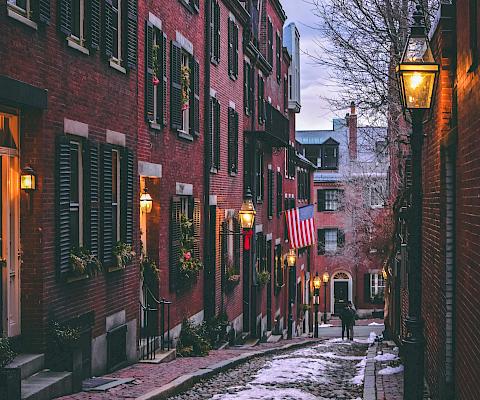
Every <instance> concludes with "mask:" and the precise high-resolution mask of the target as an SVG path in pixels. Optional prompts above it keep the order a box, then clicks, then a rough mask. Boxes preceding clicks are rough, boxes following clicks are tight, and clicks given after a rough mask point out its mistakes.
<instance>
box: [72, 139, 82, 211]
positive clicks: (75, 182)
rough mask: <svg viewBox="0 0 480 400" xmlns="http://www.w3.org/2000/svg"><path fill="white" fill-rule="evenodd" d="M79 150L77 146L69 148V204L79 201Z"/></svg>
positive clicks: (73, 145)
mask: <svg viewBox="0 0 480 400" xmlns="http://www.w3.org/2000/svg"><path fill="white" fill-rule="evenodd" d="M79 153H80V151H79V148H78V145H77V144H72V146H71V147H70V203H74V204H78V203H79V200H80V198H79V197H80V196H79V195H80V193H79V190H78V189H79V188H78V186H79V183H80V182H79V173H80V171H79V160H78V158H79V155H80V154H79Z"/></svg>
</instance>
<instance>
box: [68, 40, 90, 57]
mask: <svg viewBox="0 0 480 400" xmlns="http://www.w3.org/2000/svg"><path fill="white" fill-rule="evenodd" d="M67 45H68V47H70V48H72V49H75V50H77V51H79V52H80V53H83V54H86V55H87V56H89V55H90V52H89V51H88V49H87V48H85V47H83V46H82V45H80V44H78V43H77V42H76V40H75V39H73V38H72V37H67Z"/></svg>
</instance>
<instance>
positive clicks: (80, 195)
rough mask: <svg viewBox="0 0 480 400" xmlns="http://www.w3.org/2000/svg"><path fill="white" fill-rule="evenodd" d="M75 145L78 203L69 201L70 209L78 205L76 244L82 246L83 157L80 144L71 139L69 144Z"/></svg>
mask: <svg viewBox="0 0 480 400" xmlns="http://www.w3.org/2000/svg"><path fill="white" fill-rule="evenodd" d="M72 145H74V146H76V147H77V149H78V203H72V202H71V201H70V211H71V210H72V207H75V208H77V207H78V245H79V247H82V246H83V157H82V144H81V142H77V141H75V140H72V141H71V142H70V146H72Z"/></svg>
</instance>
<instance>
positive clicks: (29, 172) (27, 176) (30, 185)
mask: <svg viewBox="0 0 480 400" xmlns="http://www.w3.org/2000/svg"><path fill="white" fill-rule="evenodd" d="M20 188H21V189H23V190H27V191H32V190H35V189H36V180H35V171H34V170H33V169H32V168H31V167H25V168H24V169H23V170H22V175H21V177H20Z"/></svg>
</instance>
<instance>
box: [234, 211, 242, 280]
mask: <svg viewBox="0 0 480 400" xmlns="http://www.w3.org/2000/svg"><path fill="white" fill-rule="evenodd" d="M233 232H234V233H235V236H234V237H233V264H234V267H235V273H236V274H237V275H240V253H241V250H242V240H241V228H240V222H239V221H238V219H237V218H234V219H233Z"/></svg>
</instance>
